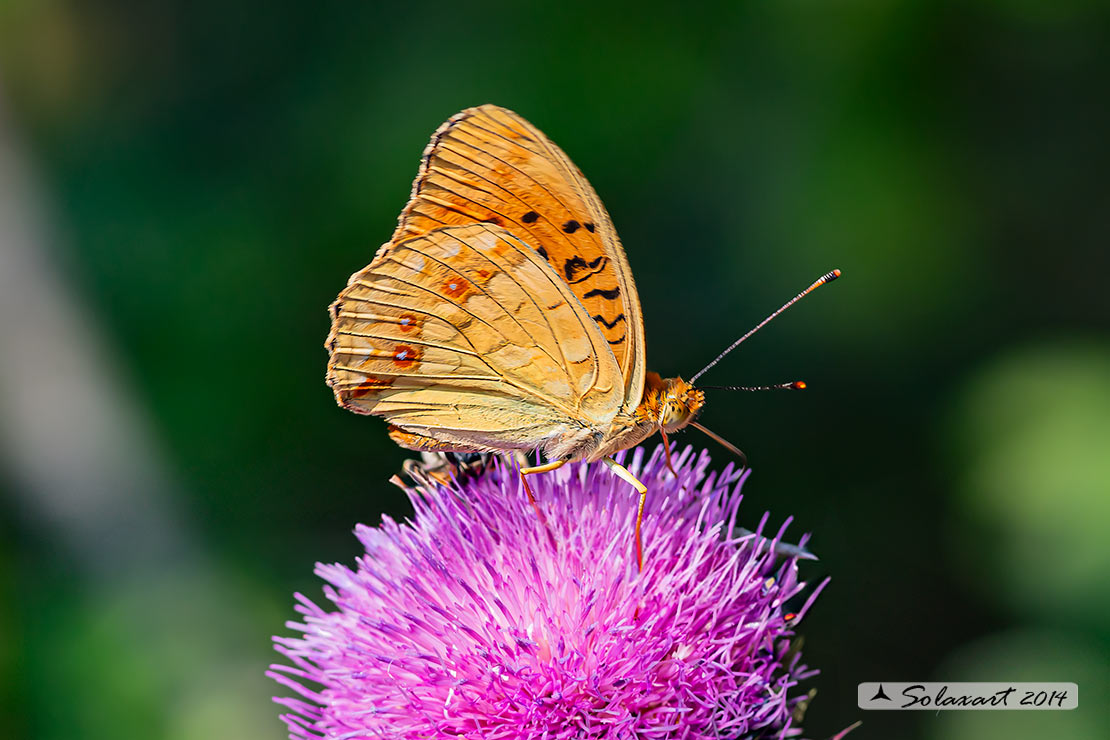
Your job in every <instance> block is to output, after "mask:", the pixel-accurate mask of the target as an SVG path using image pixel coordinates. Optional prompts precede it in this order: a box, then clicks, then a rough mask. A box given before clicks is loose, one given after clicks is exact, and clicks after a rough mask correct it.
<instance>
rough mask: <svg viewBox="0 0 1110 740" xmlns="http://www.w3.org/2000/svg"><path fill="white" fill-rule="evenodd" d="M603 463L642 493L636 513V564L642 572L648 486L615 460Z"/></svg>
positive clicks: (611, 459) (606, 460)
mask: <svg viewBox="0 0 1110 740" xmlns="http://www.w3.org/2000/svg"><path fill="white" fill-rule="evenodd" d="M602 462H603V463H605V464H606V465H608V466H609V469H610V470H612V471H613V472H614V473H616V474H617V477H619V478H620V479H621V480H623V481H625V482H627V483H628V484H630V485H631V486H632V487H633V488H635V489H636V490H637V491H639V492H640V507H639V509H638V510H637V511H636V564H637V565H639V566H640V570H641V571H642V570H643V569H644V543H643V540H642V539H641V538H640V526H641V525H642V524H643V522H644V504H645V503H647V486H645V485H644V484H643V483H641V482H640V481H639V479H638V478H637V477H636V476H634V475H632V473H631V471H629V470H628V468H626V467H624V466H623V465H621V464H620V463H619V462H617V461H616V460H614V459H613V458H611V457H606V458H604V459H602Z"/></svg>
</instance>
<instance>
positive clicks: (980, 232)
mask: <svg viewBox="0 0 1110 740" xmlns="http://www.w3.org/2000/svg"><path fill="white" fill-rule="evenodd" d="M405 5H406V4H402V3H390V4H386V3H374V2H364V3H304V4H300V5H299V6H286V5H281V4H272V3H261V2H240V3H224V2H211V1H210V0H204V1H201V2H190V3H184V2H164V1H156V2H148V3H135V2H123V1H122V0H119V1H110V0H100V1H98V2H80V3H79V2H75V1H74V0H41V1H37V2H36V1H33V0H4V2H0V340H2V345H0V455H2V457H0V461H2V463H0V464H2V465H3V476H2V479H0V480H2V482H3V487H4V495H3V498H2V500H0V635H3V639H2V640H0V714H2V715H3V716H2V717H0V720H2V722H0V726H3V728H4V732H3V734H4V735H5V736H8V737H16V738H36V739H38V738H41V739H43V740H52V739H55V738H57V739H61V738H66V739H67V740H68V739H69V738H113V739H114V740H129V739H135V740H138V739H139V738H143V739H146V738H170V739H172V740H208V739H209V738H214V737H236V738H277V737H282V736H284V727H283V726H282V725H281V724H280V723H279V721H278V720H277V714H278V710H277V707H275V706H273V705H272V704H270V702H269V698H268V697H269V696H270V695H271V694H273V693H277V689H278V687H277V686H275V685H273V684H272V683H271V682H269V681H267V680H265V679H264V678H263V676H262V671H263V668H264V665H265V664H266V663H268V662H269V661H271V660H272V659H273V658H275V657H276V656H274V655H272V653H271V650H270V646H269V636H270V635H271V634H273V633H279V632H283V631H284V630H285V628H284V626H283V623H284V621H285V620H286V619H289V618H291V617H292V615H293V612H292V597H291V594H292V592H293V591H294V590H301V591H304V592H306V593H309V594H311V595H314V596H315V595H318V594H319V584H318V582H317V580H316V579H315V578H314V577H313V576H312V574H311V570H312V564H313V563H314V562H315V561H317V560H323V561H335V560H339V561H344V562H350V561H351V560H352V559H353V557H354V556H355V555H356V553H357V551H358V550H357V547H356V542H355V539H354V537H353V536H352V535H351V529H352V527H353V525H354V523H355V522H360V521H362V522H369V523H373V522H376V521H377V520H378V518H379V516H380V514H381V513H382V512H383V511H384V512H389V513H392V514H394V515H404V513H405V511H406V503H405V501H404V500H403V499H402V497H401V495H400V493H399V492H398V491H396V490H395V489H393V488H392V487H391V486H390V485H388V484H387V482H386V479H387V478H388V477H389V475H390V474H391V473H393V472H394V471H395V470H397V469H398V467H399V465H400V462H401V460H402V459H403V454H402V452H401V451H400V450H398V449H396V448H395V447H393V446H392V445H391V443H390V442H389V441H388V440H387V438H386V436H385V434H384V429H383V425H382V424H381V423H380V422H379V421H377V420H373V419H366V418H361V417H356V416H354V415H352V414H349V413H346V412H342V411H341V410H339V409H338V408H337V407H336V406H335V404H334V402H333V400H332V397H331V393H330V391H329V390H328V389H327V388H326V387H325V385H324V382H323V373H324V365H325V362H326V353H325V352H324V350H323V348H322V342H323V340H324V337H325V335H326V333H327V330H328V318H327V314H326V312H325V308H326V306H327V305H328V303H329V302H330V301H331V300H332V299H333V298H334V296H335V294H336V293H337V292H338V290H339V289H340V288H341V287H342V286H343V285H344V283H345V281H346V279H347V276H348V275H349V274H350V273H351V272H353V271H355V270H356V269H359V268H361V267H362V266H363V265H364V264H365V263H366V262H367V261H369V258H370V257H371V255H372V254H373V252H374V250H375V249H376V248H377V246H378V245H379V244H380V243H381V242H382V241H384V240H386V239H387V238H388V237H389V235H390V233H391V232H392V228H393V225H394V223H395V219H396V217H397V214H398V212H399V211H400V209H401V207H402V206H403V205H404V203H405V200H406V198H407V196H408V192H409V187H410V183H411V180H412V178H413V176H414V175H415V173H416V167H417V163H418V159H419V155H420V152H421V150H422V149H423V147H424V146H425V144H426V142H427V139H428V137H429V136H430V134H431V132H432V131H433V130H434V129H435V128H436V127H437V126H438V125H439V124H440V123H441V122H442V121H443V120H444V119H446V118H447V117H448V116H450V115H452V114H453V113H455V112H456V111H458V110H460V109H461V108H464V107H467V106H471V105H476V104H479V103H484V102H496V103H498V104H501V105H504V106H507V107H510V108H513V109H515V110H517V111H519V112H520V113H522V114H523V115H525V116H526V117H528V118H529V119H531V120H532V121H533V122H534V123H535V124H536V125H537V126H539V127H540V128H541V129H543V130H544V131H545V132H546V133H547V134H548V135H549V136H551V137H552V138H553V139H554V140H555V141H556V142H558V143H559V144H560V145H561V146H562V147H563V148H564V149H565V150H566V151H567V152H568V153H569V154H570V156H571V157H572V158H573V159H574V160H575V161H576V163H577V164H578V165H579V166H580V167H581V168H582V169H583V170H584V171H585V173H586V174H587V176H588V177H589V178H590V179H591V181H592V182H593V184H594V186H595V187H596V189H597V190H598V192H599V193H600V195H601V196H602V198H603V199H604V201H605V203H606V204H607V206H608V208H609V210H610V212H611V213H612V216H613V219H614V221H615V223H616V225H617V228H618V230H619V232H620V234H621V236H622V238H623V240H624V243H625V246H626V248H627V251H628V255H629V258H630V260H631V263H632V267H633V271H634V273H635V277H636V280H637V283H638V285H639V288H640V293H641V297H642V300H643V304H644V315H645V322H646V328H647V335H648V348H649V349H648V357H649V365H650V366H651V367H653V368H654V369H656V370H659V371H661V372H663V373H664V374H665V375H666V374H685V375H686V376H687V377H689V375H690V374H691V373H693V372H694V371H695V370H696V369H698V368H699V367H701V366H702V365H703V364H705V363H706V362H707V361H708V360H709V359H711V358H712V357H713V356H714V355H715V354H716V352H717V351H719V350H720V349H721V348H723V347H724V346H725V345H726V344H728V343H729V342H730V341H731V340H733V339H734V338H735V337H737V336H739V334H740V333H742V332H743V331H744V330H746V329H748V328H749V327H750V326H752V325H753V324H754V323H755V322H756V321H758V320H759V319H760V318H762V317H763V315H765V314H766V313H767V312H768V311H769V310H771V309H773V308H775V307H776V306H777V305H779V303H781V302H782V301H783V300H785V299H786V298H788V297H790V296H791V295H793V294H794V293H795V292H797V291H798V290H799V289H801V288H802V287H803V286H804V285H806V284H808V282H809V281H810V280H812V279H814V278H815V277H817V276H818V275H820V274H821V273H823V272H824V271H826V270H828V269H831V268H833V267H839V268H841V269H842V270H843V271H844V278H843V279H842V280H841V281H840V282H838V283H836V284H835V285H833V286H831V287H829V288H826V289H823V290H822V291H820V292H818V293H817V294H815V295H814V296H812V297H810V298H808V299H807V300H806V301H805V302H803V303H802V305H800V306H798V307H796V308H794V309H792V310H791V311H790V312H789V313H788V314H787V315H786V316H784V317H782V318H781V319H779V320H778V321H776V322H775V323H774V324H772V325H771V326H770V327H768V329H766V330H765V331H764V332H763V333H761V334H760V335H759V336H758V337H756V338H755V339H753V340H752V341H751V342H750V343H749V344H747V345H745V346H744V347H743V348H742V349H741V350H739V351H737V352H736V353H734V354H733V355H732V356H730V357H729V359H728V360H727V361H726V362H724V363H722V364H721V365H720V366H719V367H717V368H715V369H714V370H713V372H712V373H711V374H710V375H708V376H707V377H706V379H705V380H706V382H709V383H715V384H727V383H745V384H752V383H762V382H772V381H783V380H792V379H795V378H804V379H805V380H807V381H808V382H809V384H810V390H808V391H806V392H805V393H795V394H762V395H749V394H738V393H733V394H730V393H726V392H716V393H713V392H711V393H710V399H709V405H708V407H707V410H706V412H705V413H704V416H703V420H704V421H705V423H706V424H707V425H708V426H710V427H711V428H713V429H714V430H716V431H718V432H720V433H721V434H723V435H724V436H726V437H727V438H729V439H730V440H732V441H734V442H736V443H737V444H738V445H740V446H741V447H742V448H744V449H745V450H746V452H747V453H748V456H749V459H750V461H751V463H752V465H753V468H754V475H753V477H752V479H751V481H750V483H749V485H748V487H747V489H746V499H745V503H744V506H743V508H742V511H745V512H746V517H747V523H748V524H753V523H755V522H756V521H757V520H758V517H759V515H760V514H761V513H762V512H763V511H764V510H765V509H769V510H771V511H772V513H773V515H774V516H775V517H776V518H777V519H781V518H782V517H785V516H786V515H788V514H794V515H795V516H796V517H797V525H796V528H795V530H794V532H795V534H796V535H797V534H800V533H801V532H802V531H812V532H814V533H815V535H814V539H813V541H812V547H813V549H814V550H815V551H816V552H817V553H818V554H819V555H820V556H821V561H820V562H819V563H816V564H814V565H812V566H809V567H808V571H807V572H808V575H809V576H810V577H811V578H812V579H813V580H817V579H819V578H820V577H823V576H824V575H826V574H830V575H832V577H833V582H832V586H831V588H829V589H828V590H827V591H826V592H825V593H824V595H823V596H822V597H821V599H820V600H819V602H818V604H817V607H816V609H815V610H814V611H813V612H811V615H810V616H809V617H808V619H807V621H806V624H805V625H804V627H803V632H804V634H805V636H806V658H807V662H809V663H810V664H811V665H813V666H815V667H818V668H820V669H821V670H822V674H821V676H820V677H819V678H817V679H816V680H815V681H814V685H815V686H816V687H817V689H818V696H817V699H816V701H815V702H814V703H813V705H812V708H811V711H810V714H809V716H808V717H807V722H806V727H807V730H808V735H809V736H811V737H827V736H829V735H830V734H832V733H834V732H835V731H837V730H839V729H841V728H842V727H844V726H846V725H847V724H849V723H851V722H853V721H854V720H856V719H858V718H861V716H862V715H863V713H862V712H860V711H858V710H857V709H856V707H855V685H856V684H857V683H858V682H861V681H874V680H883V679H886V680H929V679H932V680H991V681H1003V680H1041V681H1077V682H1078V683H1079V684H1080V687H1081V688H1080V691H1081V695H1082V697H1081V699H1082V700H1081V702H1080V705H1081V708H1080V709H1079V710H1077V711H1074V712H1069V713H1064V712H1051V713H1049V712H1044V713H1032V714H1031V713H1021V714H1017V713H999V712H990V713H988V712H978V713H973V712H962V713H960V712H947V713H943V714H941V715H940V716H937V715H935V714H932V713H927V712H914V713H909V712H906V713H869V714H867V715H866V716H862V718H863V719H864V720H865V723H864V726H863V727H862V728H861V729H860V730H858V731H857V733H856V734H855V735H853V736H852V737H860V738H881V737H899V738H917V739H920V740H934V739H939V738H955V739H956V740H962V739H963V738H968V739H970V738H1015V739H1017V740H1024V738H1043V737H1049V736H1053V737H1068V738H1076V739H1078V740H1083V739H1085V738H1104V737H1108V736H1110V714H1108V712H1110V709H1108V704H1107V702H1106V701H1104V697H1105V696H1106V695H1107V692H1108V691H1110V588H1108V584H1110V576H1108V574H1110V536H1108V532H1110V382H1108V381H1110V297H1108V293H1110V291H1108V289H1107V272H1108V269H1110V180H1108V177H1107V172H1108V171H1110V141H1108V138H1110V137H1108V135H1107V132H1108V131H1110V95H1107V80H1108V79H1110V7H1108V5H1107V4H1106V3H1097V2H1084V1H1083V0H1062V1H1061V2H1053V3H1047V2H1038V1H1037V0H972V1H971V2H937V3H929V2H834V3H816V2H772V3H750V2H716V3H701V4H697V5H696V6H693V5H691V6H690V7H683V8H681V9H680V8H679V7H677V4H669V3H654V4H651V3H640V4H638V5H624V4H612V5H609V4H607V3H591V4H583V5H581V6H574V5H572V4H559V5H558V6H556V5H555V4H546V3H536V4H529V3H514V4H504V5H502V4H484V3H480V2H479V3H465V4H442V5H436V4H409V5H410V7H404V6H405ZM680 441H681V442H684V443H685V442H691V443H694V444H696V445H699V446H709V447H710V449H711V450H712V451H713V452H714V454H715V455H716V456H717V457H718V459H719V460H721V461H722V464H723V462H724V461H725V459H726V455H725V453H724V452H723V451H721V450H719V449H715V448H714V447H713V446H712V443H711V442H708V441H707V440H705V439H702V438H700V437H698V436H695V435H693V434H690V435H685V436H683V437H681V438H680Z"/></svg>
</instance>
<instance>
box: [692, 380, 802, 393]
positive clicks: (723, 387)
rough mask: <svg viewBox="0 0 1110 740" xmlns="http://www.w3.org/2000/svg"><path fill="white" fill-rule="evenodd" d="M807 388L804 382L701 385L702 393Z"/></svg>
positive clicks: (799, 389)
mask: <svg viewBox="0 0 1110 740" xmlns="http://www.w3.org/2000/svg"><path fill="white" fill-rule="evenodd" d="M807 387H808V386H807V385H806V382H805V381H804V380H795V381H794V382H793V383H776V384H775V385H703V386H701V389H702V390H703V391H801V390H805V389H806V388H807Z"/></svg>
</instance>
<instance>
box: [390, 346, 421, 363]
mask: <svg viewBox="0 0 1110 740" xmlns="http://www.w3.org/2000/svg"><path fill="white" fill-rule="evenodd" d="M419 360H420V350H418V349H417V348H416V347H410V346H409V345H407V344H398V345H397V347H396V349H394V350H393V364H394V365H396V366H397V367H399V368H402V369H406V368H410V367H412V366H413V365H415V364H416V363H417V362H418V361H419Z"/></svg>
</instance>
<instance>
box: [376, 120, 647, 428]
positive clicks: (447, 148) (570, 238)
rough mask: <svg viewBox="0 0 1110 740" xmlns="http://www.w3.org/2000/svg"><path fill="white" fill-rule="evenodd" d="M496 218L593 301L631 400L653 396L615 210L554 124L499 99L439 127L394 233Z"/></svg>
mask: <svg viewBox="0 0 1110 740" xmlns="http://www.w3.org/2000/svg"><path fill="white" fill-rule="evenodd" d="M476 222H486V223H492V224H497V225H500V226H502V227H504V228H505V229H506V230H507V231H508V232H509V233H510V234H512V235H514V236H516V237H518V238H519V239H520V240H521V241H523V242H524V243H525V244H527V245H529V246H531V247H532V248H533V249H535V250H536V252H537V253H538V254H539V255H540V256H541V257H543V258H544V259H545V260H546V261H547V263H548V264H549V265H550V266H551V267H552V269H553V270H554V271H555V272H556V273H557V274H558V275H559V277H560V278H561V279H563V280H564V281H565V282H566V283H567V285H569V286H570V290H571V291H572V292H573V294H574V296H575V297H576V298H577V299H578V301H579V302H580V303H581V304H582V306H584V307H585V310H586V313H587V315H588V316H589V317H590V318H591V319H593V321H594V322H595V323H596V324H597V326H598V328H599V329H600V331H601V334H602V336H603V337H604V338H605V341H606V344H607V345H608V346H609V348H610V349H611V350H612V353H613V355H614V357H615V358H616V361H617V364H618V365H619V367H620V371H621V375H622V377H623V378H624V398H623V402H622V410H624V411H626V412H627V411H631V410H632V409H634V408H635V407H636V405H637V404H639V402H640V399H641V397H642V396H643V385H644V327H643V316H642V314H641V311H640V298H639V295H638V294H637V292H636V285H635V283H634V282H633V280H632V273H631V271H630V270H629V267H628V260H627V258H626V257H625V254H624V249H623V248H622V247H621V243H620V240H619V239H618V238H617V233H616V230H615V229H614V228H613V223H612V221H611V220H610V219H609V214H608V213H607V212H606V211H605V207H604V206H603V205H602V204H601V200H600V199H599V198H598V197H597V194H596V193H595V192H594V190H593V188H592V187H591V186H590V184H589V182H587V181H586V178H585V177H583V176H582V173H581V171H579V169H578V168H577V167H575V166H574V163H573V162H571V161H570V159H569V158H568V157H567V155H566V154H564V153H563V151H562V150H561V149H559V147H557V146H556V145H555V144H554V143H552V142H551V141H550V140H549V139H548V138H547V137H546V136H544V134H543V133H542V132H541V131H540V130H539V129H537V128H536V127H535V126H533V125H532V124H530V123H528V121H526V120H524V119H523V118H521V117H520V116H518V115H517V114H516V113H513V112H512V111H509V110H506V109H504V108H499V107H497V106H494V105H483V106H480V107H478V108H470V109H468V110H464V111H463V112H461V113H459V114H458V115H456V116H454V117H453V118H451V119H450V120H449V121H447V122H446V123H445V124H443V126H441V127H440V128H439V130H438V131H436V133H435V134H434V135H433V136H432V141H431V143H430V144H429V145H428V148H427V149H426V150H425V152H424V158H423V161H422V162H421V166H420V172H419V174H418V175H417V177H416V182H415V183H413V189H412V198H411V200H410V201H409V203H408V205H407V206H406V207H405V209H404V211H403V212H402V213H401V218H400V220H399V223H398V226H397V230H396V232H395V233H394V235H393V239H394V241H401V240H403V239H407V238H410V237H412V236H418V235H420V234H426V233H428V232H430V231H432V230H434V229H438V228H441V227H443V226H445V225H456V224H472V223H476Z"/></svg>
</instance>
